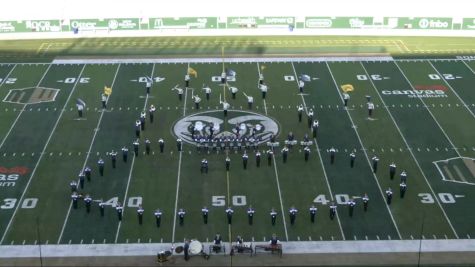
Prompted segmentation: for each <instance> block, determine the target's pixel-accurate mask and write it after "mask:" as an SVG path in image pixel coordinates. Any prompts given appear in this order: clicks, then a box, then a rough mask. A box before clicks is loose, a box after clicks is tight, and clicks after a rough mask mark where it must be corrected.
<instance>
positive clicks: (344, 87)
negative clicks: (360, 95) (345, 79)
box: [340, 84, 355, 93]
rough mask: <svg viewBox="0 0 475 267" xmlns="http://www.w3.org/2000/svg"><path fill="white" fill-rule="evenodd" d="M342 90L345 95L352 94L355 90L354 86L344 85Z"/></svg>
mask: <svg viewBox="0 0 475 267" xmlns="http://www.w3.org/2000/svg"><path fill="white" fill-rule="evenodd" d="M340 88H341V90H342V91H343V92H345V93H348V92H352V91H354V90H355V88H354V87H353V85H352V84H342V85H341V86H340Z"/></svg>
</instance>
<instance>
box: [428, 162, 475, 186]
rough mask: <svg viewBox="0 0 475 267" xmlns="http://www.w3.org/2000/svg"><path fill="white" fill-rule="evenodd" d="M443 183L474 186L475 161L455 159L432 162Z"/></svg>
mask: <svg viewBox="0 0 475 267" xmlns="http://www.w3.org/2000/svg"><path fill="white" fill-rule="evenodd" d="M433 163H434V164H435V166H436V168H437V170H438V171H439V173H440V175H441V176H442V180H443V181H445V182H453V183H461V184H468V185H475V159H473V158H467V157H456V158H450V159H445V160H439V161H434V162H433Z"/></svg>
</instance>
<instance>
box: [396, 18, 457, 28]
mask: <svg viewBox="0 0 475 267" xmlns="http://www.w3.org/2000/svg"><path fill="white" fill-rule="evenodd" d="M387 19H391V18H387ZM395 26H396V25H395ZM395 28H397V29H421V30H427V29H430V30H450V29H452V18H422V17H418V18H408V17H405V18H404V17H402V18H397V26H396V27H395Z"/></svg>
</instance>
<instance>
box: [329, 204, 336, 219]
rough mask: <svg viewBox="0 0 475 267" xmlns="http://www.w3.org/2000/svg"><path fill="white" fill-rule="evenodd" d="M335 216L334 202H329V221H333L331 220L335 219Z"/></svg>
mask: <svg viewBox="0 0 475 267" xmlns="http://www.w3.org/2000/svg"><path fill="white" fill-rule="evenodd" d="M335 215H336V204H335V202H331V203H330V219H332V220H333V218H335Z"/></svg>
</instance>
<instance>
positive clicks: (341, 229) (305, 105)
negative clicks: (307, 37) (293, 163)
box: [292, 63, 346, 240]
mask: <svg viewBox="0 0 475 267" xmlns="http://www.w3.org/2000/svg"><path fill="white" fill-rule="evenodd" d="M292 69H293V71H294V76H295V82H296V84H297V88H298V86H299V82H298V76H297V71H295V66H294V63H292ZM300 96H301V97H302V103H303V106H304V108H305V112H306V113H307V103H306V102H305V98H304V97H303V94H300ZM313 140H314V141H315V147H316V148H317V153H318V159H319V160H320V164H321V165H322V170H323V176H324V177H325V182H326V184H327V188H328V192H329V193H330V199H331V201H332V202H333V201H334V199H333V191H332V189H331V187H330V182H329V181H328V176H327V171H326V170H325V165H324V164H323V160H322V154H321V153H320V148H319V147H318V142H317V139H316V138H314V139H313ZM336 220H337V222H338V227H339V228H340V233H341V237H342V238H343V240H346V238H345V233H344V232H343V227H342V226H341V221H340V216H338V209H337V211H336Z"/></svg>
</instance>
